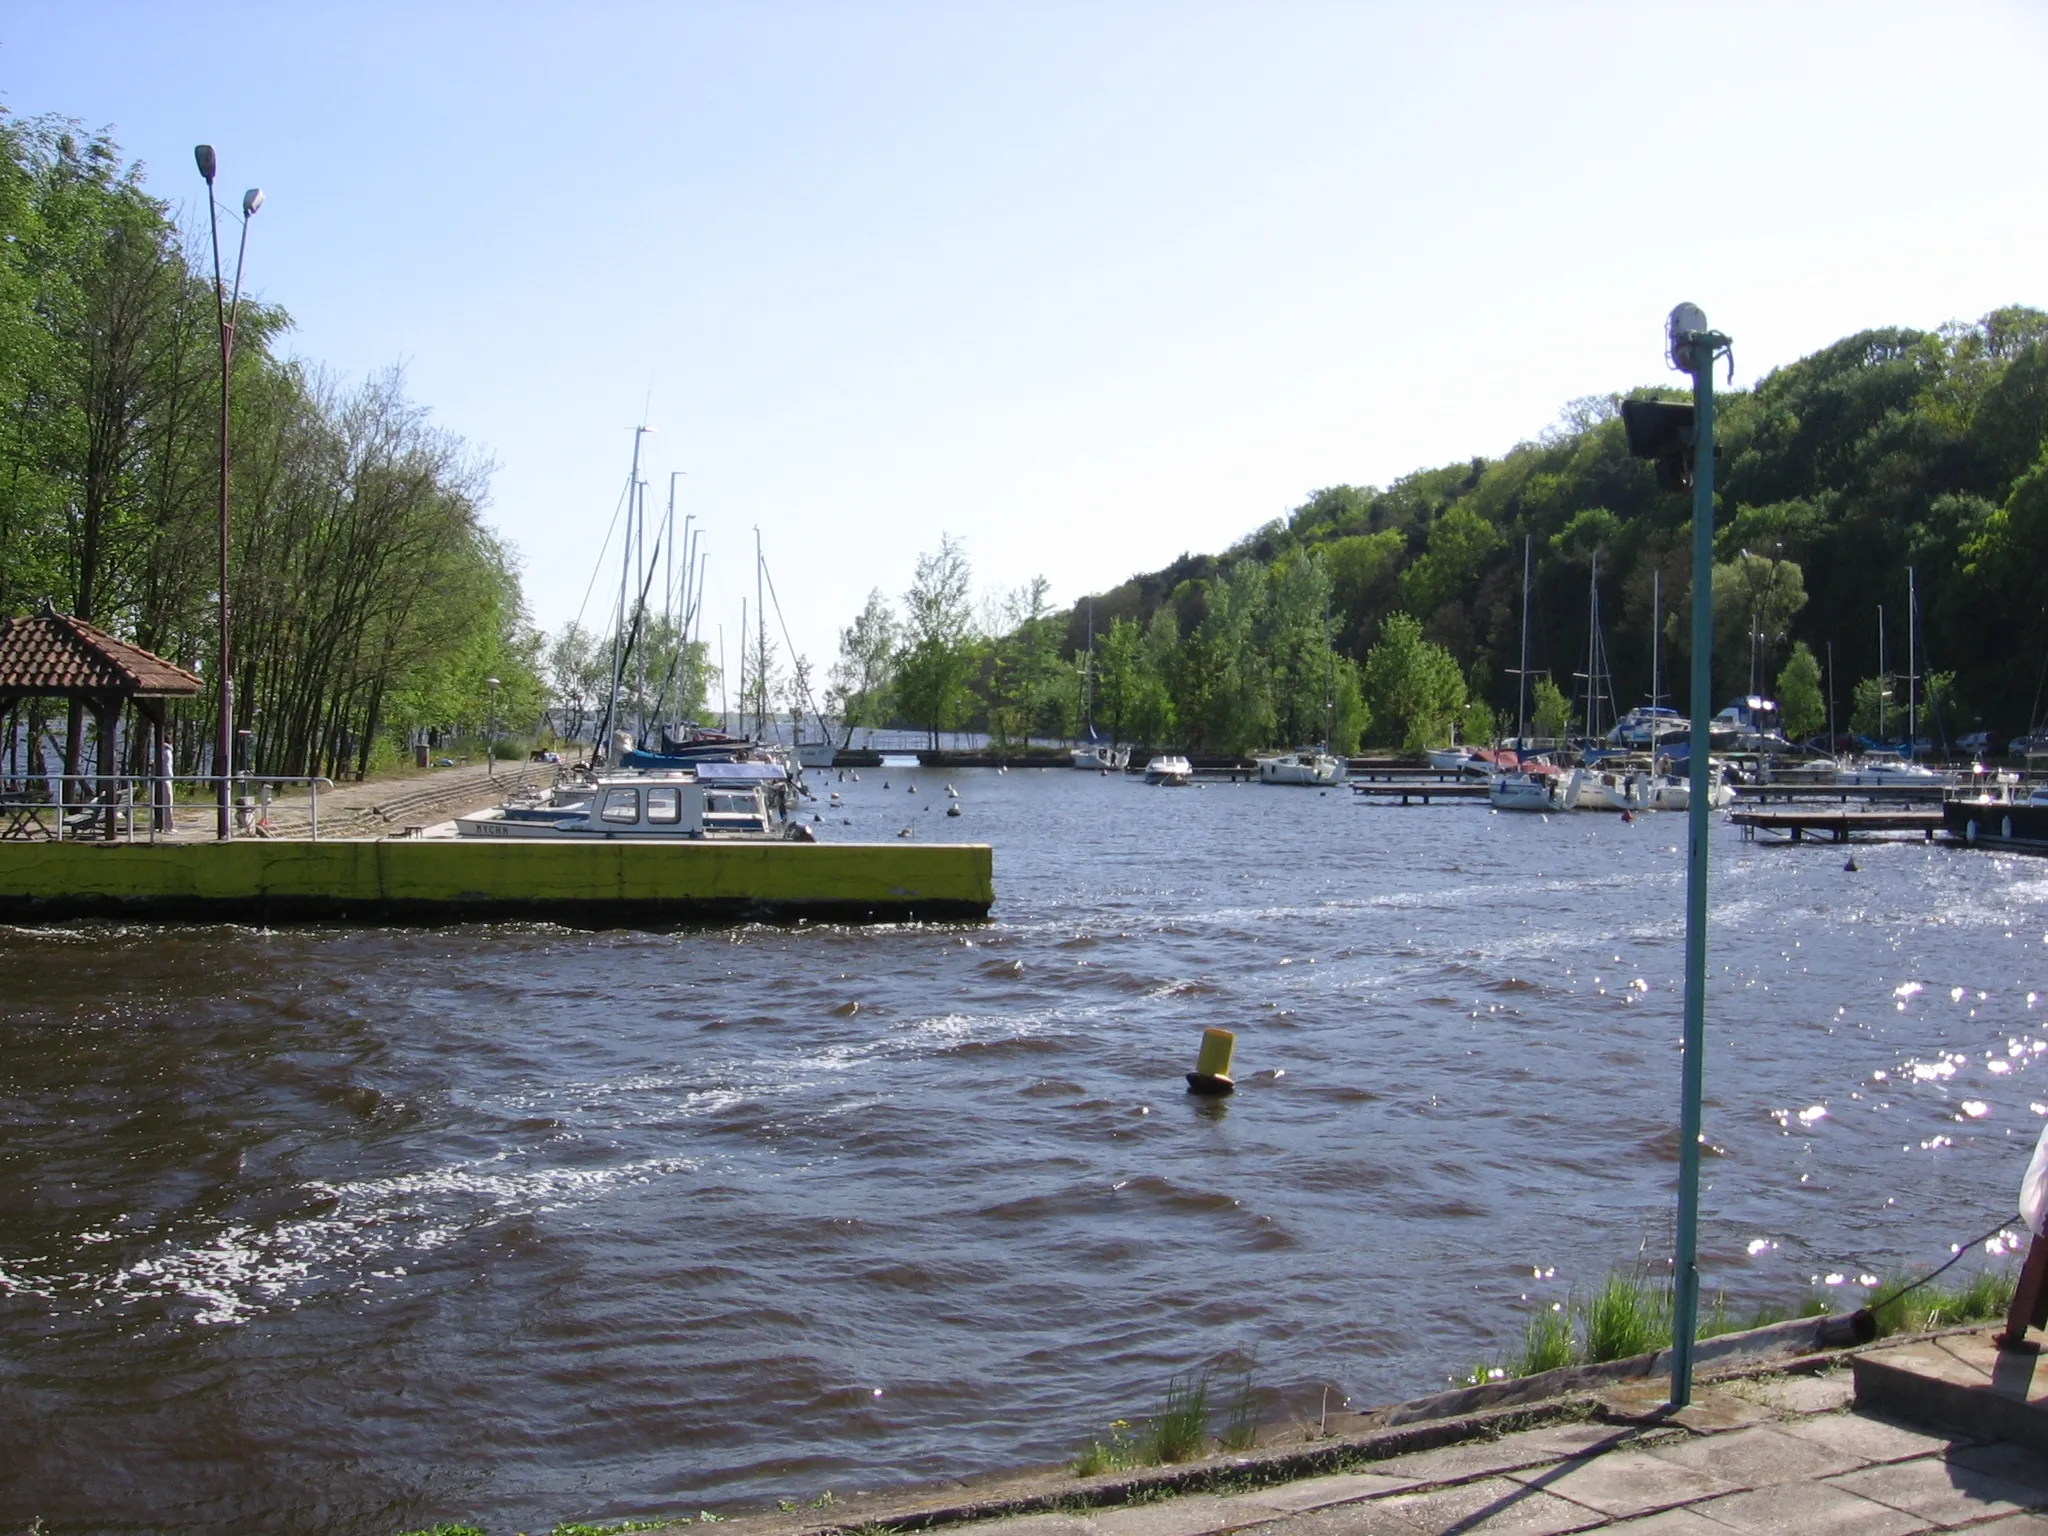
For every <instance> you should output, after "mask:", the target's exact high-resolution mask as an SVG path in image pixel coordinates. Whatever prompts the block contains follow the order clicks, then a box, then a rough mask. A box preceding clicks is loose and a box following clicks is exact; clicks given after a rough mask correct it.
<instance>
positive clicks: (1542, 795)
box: [1486, 763, 1577, 812]
mask: <svg viewBox="0 0 2048 1536" xmlns="http://www.w3.org/2000/svg"><path fill="white" fill-rule="evenodd" d="M1576 777H1577V775H1576V774H1570V775H1568V774H1566V773H1565V772H1564V771H1563V770H1562V769H1560V768H1558V767H1557V766H1555V765H1554V764H1551V763H1524V764H1522V765H1521V766H1519V767H1517V768H1515V769H1513V770H1511V771H1509V772H1507V773H1502V774H1498V775H1496V776H1495V777H1494V779H1493V782H1492V783H1491V784H1490V785H1489V786H1488V787H1487V791H1486V798H1487V803H1488V804H1490V805H1491V806H1492V807H1493V808H1494V809H1495V810H1496V811H1541V812H1550V811H1568V810H1570V809H1571V808H1572V802H1571V791H1572V788H1573V784H1574V780H1575V779H1576Z"/></svg>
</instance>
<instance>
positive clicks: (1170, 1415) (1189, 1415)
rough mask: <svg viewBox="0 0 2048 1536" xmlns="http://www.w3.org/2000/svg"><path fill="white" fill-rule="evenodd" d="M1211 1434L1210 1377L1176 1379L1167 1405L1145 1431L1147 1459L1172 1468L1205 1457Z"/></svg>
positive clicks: (1199, 1374)
mask: <svg viewBox="0 0 2048 1536" xmlns="http://www.w3.org/2000/svg"><path fill="white" fill-rule="evenodd" d="M1208 1433H1209V1373H1208V1372H1207V1371H1198V1372H1194V1373H1192V1374H1190V1375H1187V1376H1176V1377H1174V1378H1173V1379H1172V1380H1170V1381H1169V1382H1167V1384H1166V1403H1165V1405H1164V1406H1163V1407H1162V1408H1161V1409H1160V1410H1159V1415H1158V1417H1157V1418H1155V1419H1153V1421H1152V1422H1151V1424H1150V1425H1148V1426H1147V1427H1146V1430H1145V1442H1144V1451H1143V1454H1144V1459H1145V1460H1146V1461H1148V1462H1152V1463H1155V1464H1163V1465H1167V1466H1171V1465H1173V1464H1174V1463H1176V1462H1182V1461H1193V1460H1194V1459H1195V1458H1196V1457H1197V1456H1199V1455H1201V1454H1202V1443H1203V1441H1204V1440H1205V1439H1207V1438H1208Z"/></svg>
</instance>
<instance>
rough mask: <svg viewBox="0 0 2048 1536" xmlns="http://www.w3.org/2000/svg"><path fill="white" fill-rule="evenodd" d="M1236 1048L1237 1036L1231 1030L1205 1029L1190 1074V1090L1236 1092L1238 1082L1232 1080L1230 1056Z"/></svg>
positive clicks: (1198, 1091) (1209, 1092) (1215, 1092)
mask: <svg viewBox="0 0 2048 1536" xmlns="http://www.w3.org/2000/svg"><path fill="white" fill-rule="evenodd" d="M1236 1049H1237V1036H1236V1035H1234V1034H1232V1033H1231V1032H1230V1031H1229V1030H1227V1029H1205V1030H1203V1031H1202V1049H1201V1052H1200V1054H1198V1055H1197V1056H1196V1057H1195V1070H1194V1071H1192V1072H1190V1073H1189V1074H1188V1092H1189V1093H1205V1094H1218V1095H1220V1094H1226V1093H1235V1092H1236V1091H1237V1084H1235V1083H1233V1082H1232V1081H1231V1080H1230V1058H1231V1054H1232V1053H1233V1052H1234V1051H1236Z"/></svg>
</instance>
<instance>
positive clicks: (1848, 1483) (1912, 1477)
mask: <svg viewBox="0 0 2048 1536" xmlns="http://www.w3.org/2000/svg"><path fill="white" fill-rule="evenodd" d="M1956 1454H1957V1456H1967V1455H1969V1454H1970V1453H1969V1452H1968V1451H1959V1452H1957V1453H1956ZM1827 1486H1829V1487H1832V1488H1839V1489H1842V1490H1844V1491H1846V1492H1849V1493H1853V1494H1856V1495H1858V1496H1860V1497H1862V1498H1866V1499H1871V1500H1874V1501H1875V1502H1877V1503H1879V1504H1886V1505H1889V1506H1890V1507H1891V1508H1893V1509H1899V1510H1904V1511H1905V1512H1906V1513H1908V1514H1912V1515H1918V1516H1919V1517H1920V1518H1921V1519H1923V1520H1927V1521H1931V1522H1932V1523H1934V1524H1936V1525H1944V1526H1946V1525H1961V1524H1963V1523H1964V1522H1965V1521H1968V1520H1978V1519H1982V1518H1983V1517H1984V1516H1986V1515H2011V1514H2018V1513H2019V1512H2020V1511H2021V1510H2024V1509H2028V1508H2030V1507H2032V1506H2035V1505H2038V1504H2041V1503H2044V1502H2048V1499H2044V1497H2043V1495H2041V1494H2040V1493H2039V1492H2038V1491H2037V1490H2034V1489H2031V1488H2028V1487H2027V1486H2026V1485H2025V1484H2023V1483H2016V1482H2013V1481H2012V1480H2011V1479H2009V1478H2004V1477H1999V1476H1996V1475H1995V1474H1993V1473H1990V1472H1985V1471H1979V1470H1977V1469H1975V1468H1973V1467H1969V1466H1964V1465H1958V1464H1957V1461H1956V1460H1955V1458H1953V1457H1941V1458H1935V1457H1928V1458H1925V1459H1923V1460H1920V1461H1900V1462H1894V1463H1892V1464H1891V1465H1890V1466H1884V1467H1866V1468H1864V1469H1863V1470H1862V1471H1861V1472H1850V1473H1846V1474H1844V1475H1843V1476H1841V1477H1837V1478H1832V1479H1830V1480H1829V1482H1828V1484H1827ZM1716 1518H1719V1517H1718V1516H1717V1517H1716Z"/></svg>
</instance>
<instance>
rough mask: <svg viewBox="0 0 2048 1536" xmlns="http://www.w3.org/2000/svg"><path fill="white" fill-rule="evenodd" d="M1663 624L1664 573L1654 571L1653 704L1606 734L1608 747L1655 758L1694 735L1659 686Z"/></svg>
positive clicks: (1629, 715)
mask: <svg viewBox="0 0 2048 1536" xmlns="http://www.w3.org/2000/svg"><path fill="white" fill-rule="evenodd" d="M1663 620H1664V573H1663V572H1662V571H1655V572H1652V573H1651V577H1650V702H1649V703H1648V704H1642V705H1638V706H1637V707H1636V708H1634V709H1632V710H1630V711H1629V712H1628V713H1627V714H1625V715H1623V716H1622V717H1621V718H1620V719H1619V720H1617V721H1616V722H1615V725H1614V729H1613V730H1611V731H1609V732H1608V733H1607V743H1608V745H1609V746H1614V747H1621V748H1624V749H1625V750H1628V751H1632V752H1648V753H1651V754H1652V755H1653V756H1654V755H1656V754H1657V749H1658V747H1659V745H1660V744H1662V743H1664V742H1666V741H1670V740H1672V739H1673V738H1675V737H1682V736H1686V735H1688V734H1690V732H1691V731H1692V722H1691V721H1690V720H1688V719H1687V718H1686V717H1685V716H1683V715H1681V714H1680V713H1679V712H1678V711H1677V710H1675V709H1672V708H1669V707H1668V706H1667V705H1666V704H1665V703H1664V692H1663V689H1662V687H1661V686H1660V685H1661V684H1662V682H1663V677H1662V667H1661V663H1662V651H1663V640H1664V630H1663Z"/></svg>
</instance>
